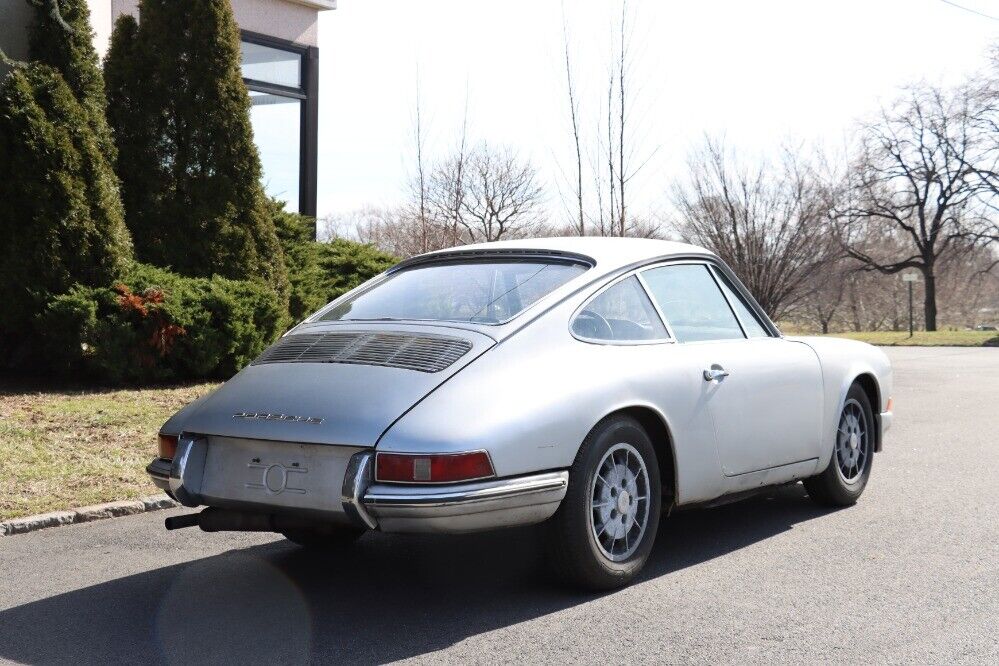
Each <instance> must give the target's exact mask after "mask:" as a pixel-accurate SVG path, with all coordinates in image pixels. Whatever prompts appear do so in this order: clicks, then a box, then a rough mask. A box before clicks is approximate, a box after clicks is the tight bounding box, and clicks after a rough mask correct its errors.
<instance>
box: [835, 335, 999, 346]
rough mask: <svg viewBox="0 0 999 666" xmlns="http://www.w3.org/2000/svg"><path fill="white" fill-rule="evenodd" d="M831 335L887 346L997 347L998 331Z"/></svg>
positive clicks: (998, 343) (998, 344)
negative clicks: (911, 334) (910, 334)
mask: <svg viewBox="0 0 999 666" xmlns="http://www.w3.org/2000/svg"><path fill="white" fill-rule="evenodd" d="M831 335H832V336H833V337H837V338H850V339H852V340H862V341H864V342H869V343H871V344H872V345H885V346H888V347H905V346H911V347H999V332H997V331H933V332H928V331H916V332H915V333H914V334H913V336H912V337H911V338H910V337H909V332H908V331H872V332H863V333H832V334H831Z"/></svg>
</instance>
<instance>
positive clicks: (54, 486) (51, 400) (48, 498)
mask: <svg viewBox="0 0 999 666" xmlns="http://www.w3.org/2000/svg"><path fill="white" fill-rule="evenodd" d="M214 387H215V384H199V385H194V386H182V387H173V388H162V387H160V388H148V389H134V390H96V391H95V390H90V391H48V390H42V391H35V390H29V389H22V388H17V387H15V388H11V387H8V386H0V520H7V519H10V518H17V517H20V516H29V515H32V514H36V513H44V512H46V511H56V510H59V509H68V508H74V507H81V506H86V505H89V504H99V503H102V502H112V501H116V500H125V499H132V498H136V497H143V496H146V495H152V494H154V493H156V492H158V490H157V489H156V487H155V486H154V485H153V484H152V483H151V482H150V481H149V479H148V478H147V477H146V473H145V467H146V465H147V464H148V463H149V461H150V459H151V458H152V456H153V455H155V451H156V431H157V430H158V429H159V427H160V426H161V425H162V424H163V422H164V421H166V420H167V418H169V417H170V415H171V414H173V412H175V411H177V410H178V409H180V408H181V407H182V406H184V405H185V404H187V403H188V402H190V401H191V400H194V399H195V398H197V397H199V396H201V395H204V394H205V393H207V392H209V391H210V390H212V389H213V388H214Z"/></svg>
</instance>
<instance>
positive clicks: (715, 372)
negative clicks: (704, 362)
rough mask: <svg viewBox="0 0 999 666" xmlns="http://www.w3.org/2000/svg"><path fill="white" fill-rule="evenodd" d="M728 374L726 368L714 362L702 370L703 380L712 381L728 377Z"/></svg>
mask: <svg viewBox="0 0 999 666" xmlns="http://www.w3.org/2000/svg"><path fill="white" fill-rule="evenodd" d="M728 374H729V373H728V370H726V369H725V368H723V367H721V366H720V365H718V364H717V363H715V364H714V365H712V366H711V367H710V368H709V369H708V370H705V371H704V381H706V382H713V381H715V380H718V379H724V378H726V377H728Z"/></svg>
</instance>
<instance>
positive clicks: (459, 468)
mask: <svg viewBox="0 0 999 666" xmlns="http://www.w3.org/2000/svg"><path fill="white" fill-rule="evenodd" d="M490 476H496V473H495V472H494V471H493V464H492V462H491V461H490V460H489V454H488V453H486V452H485V451H473V452H471V453H441V454H431V455H418V454H411V453H379V454H378V455H377V457H376V459H375V480H376V481H395V482H399V483H447V482H449V481H469V480H471V479H484V478H486V477H490Z"/></svg>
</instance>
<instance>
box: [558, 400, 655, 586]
mask: <svg viewBox="0 0 999 666" xmlns="http://www.w3.org/2000/svg"><path fill="white" fill-rule="evenodd" d="M660 502H661V500H660V479H659V465H658V462H657V460H656V454H655V450H654V449H653V448H652V442H651V441H650V440H649V436H648V434H647V433H646V432H645V430H644V429H643V428H642V426H641V425H640V424H639V423H638V422H637V421H635V420H634V419H632V418H630V417H627V416H614V417H610V418H608V419H605V420H604V421H602V422H600V423H599V424H597V426H596V427H595V428H594V429H593V430H592V431H591V432H590V434H589V435H587V437H586V440H585V441H584V442H583V444H582V446H581V447H580V449H579V453H578V454H577V455H576V460H575V462H574V463H573V465H572V468H571V469H570V470H569V489H568V491H567V492H566V496H565V499H564V500H562V504H561V506H559V509H558V512H556V514H555V516H554V517H553V519H552V522H551V524H550V526H549V534H548V537H549V544H548V550H549V562H550V564H551V565H552V568H553V570H554V571H555V573H556V574H557V575H559V576H560V577H561V578H563V579H564V580H566V581H567V582H569V583H571V584H573V585H576V586H580V587H585V588H588V589H592V590H608V589H613V588H616V587H621V586H623V585H627V584H628V583H629V582H631V580H632V579H633V578H634V577H635V576H636V575H637V574H638V572H639V571H641V569H642V567H643V566H644V565H645V561H646V560H647V559H648V557H649V553H650V552H651V551H652V545H653V542H654V541H655V538H656V532H657V531H658V529H659V512H660Z"/></svg>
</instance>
